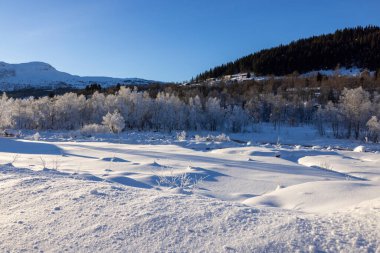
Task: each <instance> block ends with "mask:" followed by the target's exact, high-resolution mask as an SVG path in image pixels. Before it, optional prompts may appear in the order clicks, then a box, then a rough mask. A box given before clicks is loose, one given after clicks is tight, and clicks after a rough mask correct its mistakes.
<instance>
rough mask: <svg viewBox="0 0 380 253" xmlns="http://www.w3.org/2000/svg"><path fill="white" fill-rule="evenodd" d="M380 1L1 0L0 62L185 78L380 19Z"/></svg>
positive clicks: (72, 70) (93, 72)
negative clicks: (261, 50)
mask: <svg viewBox="0 0 380 253" xmlns="http://www.w3.org/2000/svg"><path fill="white" fill-rule="evenodd" d="M379 13H380V1H379V0H357V1H351V0H318V1H315V0H309V1H308V0H294V1H291V0H288V1H286V0H283V1H270V0H267V1H264V0H263V1H253V0H251V1H249V0H170V1H169V0H134V1H130V0H0V18H1V22H0V61H5V62H10V63H20V62H28V61H44V62H48V63H50V64H51V65H53V66H54V67H56V68H57V69H58V70H61V71H65V72H69V73H72V74H78V75H105V76H113V77H142V78H147V79H154V80H162V81H182V80H188V79H190V78H191V77H192V76H195V75H196V74H198V73H200V72H203V71H204V70H207V69H209V68H210V67H214V66H216V65H219V64H222V63H225V62H227V61H231V60H234V59H236V58H239V57H241V56H244V55H247V54H249V53H252V52H255V51H258V50H260V49H263V48H268V47H272V46H276V45H278V44H280V43H283V44H285V43H288V42H290V41H292V40H296V39H299V38H304V37H308V36H311V35H318V34H322V33H329V32H333V31H335V30H336V29H338V28H344V27H353V26H358V25H362V26H365V25H369V24H373V25H380V14H379Z"/></svg>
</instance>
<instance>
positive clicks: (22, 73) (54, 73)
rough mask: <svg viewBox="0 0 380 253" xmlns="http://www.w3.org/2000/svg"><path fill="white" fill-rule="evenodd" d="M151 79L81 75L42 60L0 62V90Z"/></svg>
mask: <svg viewBox="0 0 380 253" xmlns="http://www.w3.org/2000/svg"><path fill="white" fill-rule="evenodd" d="M152 82H153V81H149V80H144V79H139V78H112V77H91V76H86V77H81V76H76V75H71V74H68V73H65V72H61V71H58V70H56V69H55V68H54V67H52V66H51V65H49V64H47V63H44V62H29V63H20V64H9V63H5V62H0V90H2V91H9V90H17V89H22V88H29V87H34V88H45V87H49V88H53V89H54V88H59V87H74V88H84V87H85V86H86V85H88V84H91V83H98V84H101V85H102V86H104V87H107V86H112V85H116V84H117V83H120V84H136V85H139V84H149V83H152Z"/></svg>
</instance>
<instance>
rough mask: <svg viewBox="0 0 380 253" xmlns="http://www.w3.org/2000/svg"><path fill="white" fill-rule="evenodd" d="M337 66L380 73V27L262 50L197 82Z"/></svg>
mask: <svg viewBox="0 0 380 253" xmlns="http://www.w3.org/2000/svg"><path fill="white" fill-rule="evenodd" d="M337 66H339V67H344V68H347V69H350V68H353V67H354V68H361V69H363V68H367V69H369V70H373V71H376V70H378V69H380V27H376V26H367V27H356V28H346V29H343V30H337V31H336V32H335V33H331V34H327V35H320V36H313V37H310V38H307V39H300V40H297V41H294V42H291V43H290V44H288V45H280V46H278V47H273V48H270V49H265V50H261V51H259V52H257V53H254V54H250V55H248V56H244V57H242V58H240V59H237V60H236V61H234V62H229V63H226V64H223V65H220V66H217V67H215V68H212V69H210V70H209V71H206V72H204V73H202V74H199V75H198V76H197V77H196V78H195V81H202V80H206V79H208V78H218V77H221V76H225V75H233V74H238V73H243V72H253V73H254V74H255V75H257V76H264V75H275V76H283V75H287V74H291V73H294V72H298V73H300V74H303V73H307V72H311V71H319V70H333V69H335V68H336V67H337Z"/></svg>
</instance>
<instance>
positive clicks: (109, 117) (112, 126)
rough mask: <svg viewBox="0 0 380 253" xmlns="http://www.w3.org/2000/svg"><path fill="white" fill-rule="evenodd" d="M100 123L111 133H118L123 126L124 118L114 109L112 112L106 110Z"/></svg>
mask: <svg viewBox="0 0 380 253" xmlns="http://www.w3.org/2000/svg"><path fill="white" fill-rule="evenodd" d="M102 124H103V125H104V126H106V127H108V129H109V130H110V131H111V132H112V133H120V132H121V131H123V129H124V127H125V121H124V118H123V116H121V114H120V113H119V112H118V111H114V112H113V113H109V112H108V113H107V114H106V116H104V117H103V122H102Z"/></svg>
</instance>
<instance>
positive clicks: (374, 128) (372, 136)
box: [366, 116, 380, 142]
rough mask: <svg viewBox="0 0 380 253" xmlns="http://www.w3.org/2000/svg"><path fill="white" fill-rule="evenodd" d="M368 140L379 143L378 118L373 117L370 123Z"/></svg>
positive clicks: (379, 122) (379, 124)
mask: <svg viewBox="0 0 380 253" xmlns="http://www.w3.org/2000/svg"><path fill="white" fill-rule="evenodd" d="M366 125H367V127H368V138H369V140H371V141H373V142H378V141H379V137H380V121H379V120H378V119H377V117H376V116H372V117H371V118H370V119H369V120H368V122H367V124H366Z"/></svg>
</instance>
